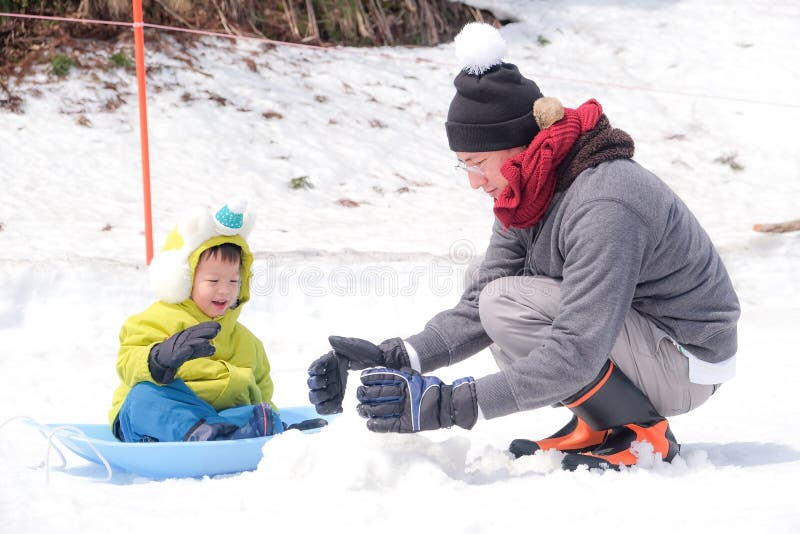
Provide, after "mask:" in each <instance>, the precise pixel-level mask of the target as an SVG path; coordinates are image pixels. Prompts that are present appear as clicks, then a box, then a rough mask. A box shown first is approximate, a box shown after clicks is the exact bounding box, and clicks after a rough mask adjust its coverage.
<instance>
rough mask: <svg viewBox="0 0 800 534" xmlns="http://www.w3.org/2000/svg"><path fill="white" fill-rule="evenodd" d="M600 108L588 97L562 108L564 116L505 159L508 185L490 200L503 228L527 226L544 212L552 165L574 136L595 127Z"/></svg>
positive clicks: (503, 169) (552, 179)
mask: <svg viewBox="0 0 800 534" xmlns="http://www.w3.org/2000/svg"><path fill="white" fill-rule="evenodd" d="M602 114H603V108H602V106H600V103H599V102H598V101H597V100H595V99H591V100H588V101H587V102H585V103H583V104H581V106H580V107H578V109H570V108H564V118H563V119H561V120H559V121H558V122H556V123H555V124H553V125H552V126H550V127H549V128H547V129H544V130H542V131H540V132H539V133H538V134H537V135H536V137H534V138H533V141H531V144H530V146H528V148H527V150H525V151H524V152H520V153H519V154H517V155H516V156H514V157H513V158H510V159H509V160H508V161H506V162H505V163H504V164H503V166H502V167H501V168H500V172H501V173H502V174H503V176H504V177H505V178H506V180H508V186H506V188H505V189H503V191H502V192H501V193H500V195H499V196H498V197H497V199H495V201H494V214H495V216H496V217H497V218H498V219H499V220H500V222H501V223H502V224H503V228H505V229H508V227H510V226H513V227H514V228H529V227H531V226H533V225H535V224H536V223H538V222H539V220H540V219H541V218H542V216H544V214H545V212H546V211H547V208H548V206H549V205H550V201H551V200H552V199H553V193H554V192H555V189H556V181H557V179H556V168H557V167H558V165H559V163H561V162H562V161H563V159H564V158H565V157H566V155H567V153H568V152H569V150H570V148H572V145H573V144H574V143H575V141H577V139H578V137H580V136H581V135H582V134H584V133H586V132H588V131H589V130H591V129H592V128H594V127H595V125H596V124H597V121H598V120H599V119H600V116H601V115H602Z"/></svg>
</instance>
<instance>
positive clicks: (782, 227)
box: [753, 219, 800, 233]
mask: <svg viewBox="0 0 800 534" xmlns="http://www.w3.org/2000/svg"><path fill="white" fill-rule="evenodd" d="M753 230H755V231H756V232H774V233H782V232H797V231H798V230H800V219H795V220H793V221H786V222H782V223H775V224H756V225H754V226H753Z"/></svg>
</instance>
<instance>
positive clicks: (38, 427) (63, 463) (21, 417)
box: [0, 415, 67, 469]
mask: <svg viewBox="0 0 800 534" xmlns="http://www.w3.org/2000/svg"><path fill="white" fill-rule="evenodd" d="M13 421H21V422H23V423H27V424H28V426H31V427H33V428H35V429H36V431H37V432H38V433H39V434H41V435H42V437H43V438H44V439H48V436H47V433H46V432H45V431H44V430H42V425H40V424H39V423H37V422H36V420H35V419H33V418H31V417H28V416H27V415H17V416H16V417H12V418H11V419H6V420H5V421H3V422H2V423H0V428H3V427H4V426H6V425H7V424H8V423H11V422H13ZM55 451H56V452H57V453H58V456H59V457H60V458H61V467H65V466H66V465H67V459H66V458H65V457H64V453H63V452H61V450H60V449H59V448H58V447H55ZM40 467H44V462H41V463H39V465H31V466H29V468H30V469H36V468H40Z"/></svg>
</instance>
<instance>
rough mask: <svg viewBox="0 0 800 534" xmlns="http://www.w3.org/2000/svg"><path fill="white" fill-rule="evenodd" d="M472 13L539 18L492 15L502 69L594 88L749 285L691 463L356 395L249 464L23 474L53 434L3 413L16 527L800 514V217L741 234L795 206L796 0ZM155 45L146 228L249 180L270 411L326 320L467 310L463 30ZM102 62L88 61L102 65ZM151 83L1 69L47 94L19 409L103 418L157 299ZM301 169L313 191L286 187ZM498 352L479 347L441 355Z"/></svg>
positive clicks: (16, 397)
mask: <svg viewBox="0 0 800 534" xmlns="http://www.w3.org/2000/svg"><path fill="white" fill-rule="evenodd" d="M474 3H475V5H486V6H489V7H495V8H497V9H500V10H501V11H504V12H507V13H512V14H515V15H516V17H517V18H518V19H520V22H519V23H516V24H512V25H509V26H507V27H505V28H504V29H503V35H504V36H505V37H506V39H507V40H508V41H509V54H508V56H507V58H506V59H507V60H508V61H511V62H513V63H516V64H517V65H519V66H520V68H521V70H522V71H523V73H525V74H526V75H528V76H529V77H531V78H532V79H534V80H536V82H537V83H538V84H539V86H540V87H541V89H542V91H543V92H544V93H545V94H547V95H553V96H558V97H559V98H561V100H562V101H563V102H564V103H565V104H566V105H569V106H576V105H578V104H580V103H582V102H583V101H585V100H587V99H588V98H591V97H594V98H597V99H598V100H599V101H600V102H601V103H602V104H603V106H604V108H605V110H606V112H607V114H608V116H609V117H610V119H611V121H612V124H614V125H615V126H617V127H620V128H623V129H625V130H627V131H628V132H630V133H631V134H632V136H633V137H634V139H635V140H636V143H637V149H636V150H637V152H636V159H637V160H638V161H639V162H640V163H642V164H643V165H645V166H646V167H647V168H649V169H651V170H652V171H654V172H655V173H656V174H658V175H659V176H660V177H662V178H663V179H664V180H665V181H666V182H667V183H669V184H670V185H671V186H672V187H673V188H674V189H675V190H676V191H677V192H678V193H679V194H680V195H681V197H682V198H683V199H684V200H685V201H686V202H687V204H688V205H689V206H690V207H691V208H692V209H693V210H694V212H695V214H696V215H697V217H698V218H699V219H700V221H701V222H702V223H703V225H704V226H705V228H706V229H707V230H708V232H709V234H710V235H711V237H712V239H713V240H714V242H715V243H716V244H717V246H718V248H719V250H720V252H721V253H722V255H723V258H724V260H725V262H726V265H727V267H728V270H729V271H730V273H731V277H732V279H733V282H734V284H735V286H736V289H737V291H738V293H739V296H740V299H741V301H742V311H743V315H742V321H741V323H740V351H739V370H738V376H737V377H736V379H734V380H733V381H731V382H730V383H728V384H726V385H725V386H724V387H722V388H721V389H720V391H719V392H718V393H717V394H716V395H715V396H714V397H713V398H712V399H711V400H710V401H709V402H708V403H707V404H706V405H704V406H703V407H702V408H700V409H698V410H697V411H695V412H692V413H689V414H687V415H684V416H681V417H677V418H674V419H672V420H671V424H672V426H673V430H674V432H675V434H676V436H677V437H678V439H679V440H680V441H681V442H682V444H683V452H682V457H681V459H679V460H677V461H676V462H675V463H673V464H672V465H662V464H659V465H655V466H649V467H647V466H644V467H641V468H636V469H633V470H630V471H627V472H622V473H605V474H602V475H599V474H595V473H586V472H579V473H563V472H561V471H560V470H559V469H558V463H559V458H558V455H557V454H547V455H543V456H537V457H533V458H526V459H523V460H520V461H511V460H510V459H509V458H508V456H507V455H506V454H505V452H504V451H505V449H506V447H507V445H508V443H509V441H510V440H511V439H513V438H516V437H523V436H526V437H533V438H535V437H541V436H543V435H545V434H548V433H550V432H552V431H554V430H555V429H557V428H558V427H560V425H561V424H563V423H564V422H565V421H566V419H567V414H566V413H565V412H564V411H563V410H551V409H545V410H539V411H536V412H530V413H522V414H516V415H514V416H510V417H507V418H503V419H498V420H491V421H482V422H480V423H479V424H478V425H476V427H475V428H474V429H473V430H472V431H471V432H466V431H461V430H454V431H440V432H435V433H425V434H421V435H416V436H379V435H372V434H370V433H368V432H367V431H366V429H365V428H364V425H363V423H362V421H361V420H360V419H359V418H358V417H357V416H356V415H355V413H354V404H355V402H354V394H353V391H352V388H351V390H350V395H348V400H347V405H346V411H345V414H344V415H343V416H341V417H340V418H339V419H338V420H337V421H336V422H335V423H333V424H332V425H331V426H330V427H329V428H328V429H326V430H325V432H323V433H320V434H318V435H316V436H313V437H309V436H300V435H296V433H290V434H286V435H283V436H280V437H278V438H276V439H274V440H272V441H270V442H269V443H268V444H267V446H266V447H265V451H264V452H265V460H264V461H263V463H262V466H261V467H260V468H259V469H258V470H257V471H255V472H252V473H244V474H241V475H238V476H231V477H218V478H214V479H206V480H202V481H201V480H169V481H163V482H153V481H148V480H146V479H140V478H136V477H132V476H130V475H125V474H122V473H119V474H116V475H115V477H114V483H112V484H107V483H103V484H100V483H94V482H92V481H91V479H92V478H102V476H103V474H104V471H103V469H102V468H99V467H96V466H90V465H89V464H87V463H85V462H83V461H82V460H80V459H78V458H76V457H74V456H71V455H70V456H69V457H68V460H69V462H68V465H67V467H66V468H65V469H59V468H56V467H53V468H51V473H50V475H51V476H50V483H49V484H46V483H45V475H44V472H43V469H31V468H29V466H35V465H37V464H39V463H40V462H42V460H43V456H44V452H45V449H46V443H45V441H44V440H43V439H42V438H41V436H39V435H38V434H36V433H35V432H33V431H31V430H30V429H28V428H26V427H25V426H23V425H21V424H20V423H19V422H17V421H12V422H10V423H8V424H6V425H5V426H2V427H0V480H2V484H0V532H13V533H16V532H20V533H21V532H25V533H28V532H67V533H71V532H76V533H77V532H107V531H109V530H110V529H112V528H113V530H114V531H119V532H133V531H141V530H143V529H147V530H152V531H157V532H160V531H167V530H169V529H178V528H179V529H182V530H183V529H186V530H190V529H191V530H193V531H198V532H220V531H222V530H225V531H243V530H250V529H265V530H266V529H270V528H279V529H282V530H283V529H287V528H288V529H296V530H299V531H302V532H307V531H309V532H310V531H318V530H322V529H325V530H326V531H327V530H329V529H333V528H336V529H337V531H338V529H341V531H342V532H346V531H356V532H361V531H367V530H370V531H375V530H376V529H380V531H381V532H400V531H404V532H408V531H409V530H419V529H424V531H426V532H427V531H434V530H445V529H447V530H448V531H454V532H489V531H491V532H500V531H508V530H512V529H514V530H517V529H533V530H534V531H536V530H546V529H552V528H558V529H561V530H563V529H567V530H569V531H588V530H589V529H591V530H592V531H598V532H611V531H615V532H618V531H622V532H627V531H632V530H634V529H636V530H640V529H646V530H647V531H649V532H674V531H676V530H682V531H689V532H695V531H697V532H701V531H702V532H732V531H733V532H740V531H741V532H744V531H752V530H755V531H770V532H796V531H797V530H798V529H800V512H798V511H797V509H796V506H795V504H794V503H795V498H794V497H793V495H794V489H795V485H796V480H797V479H798V476H800V431H798V430H796V429H795V428H794V426H793V423H794V422H795V421H797V419H798V415H800V410H799V409H798V407H797V403H796V401H795V399H794V393H795V391H796V389H797V387H798V385H799V384H798V382H799V381H798V377H800V363H798V358H797V356H798V349H797V343H796V340H795V335H794V330H795V329H796V327H797V324H798V320H799V319H800V275H798V274H797V273H798V270H799V268H800V236H798V235H797V234H796V233H795V234H786V235H763V234H756V233H754V232H752V231H751V227H752V225H753V224H754V223H757V222H777V221H781V220H787V219H794V218H797V217H798V216H800V214H799V213H798V206H800V151H798V150H797V148H796V140H795V138H796V126H795V125H796V124H797V123H798V120H800V107H798V104H797V103H796V100H795V98H794V97H795V95H796V94H797V92H798V90H800V68H799V67H798V66H797V65H798V64H800V61H798V59H800V57H798V56H800V54H798V52H797V50H798V49H800V48H799V47H798V44H800V43H798V37H797V31H796V30H797V28H798V24H800V7H799V6H797V4H796V3H794V2H790V1H782V2H716V3H714V2H701V1H699V0H687V1H681V2H678V1H667V2H655V1H648V2H621V1H620V2H610V1H609V2H582V1H548V2H537V1H525V0H496V1H490V0H480V1H479V0H475V1H474ZM540 36H541V39H539V37H540ZM147 40H148V42H149V43H154V42H155V40H156V37H155V36H154V35H153V34H152V33H148V34H147ZM544 40H547V41H549V44H546V45H542V44H539V41H541V42H542V43H544ZM161 45H162V46H161V47H160V50H159V51H151V52H150V53H149V54H148V57H147V61H148V64H149V65H150V67H151V71H152V76H151V77H150V78H149V79H148V91H149V100H148V106H149V121H150V140H151V150H150V152H151V162H152V175H153V213H154V225H155V230H156V243H157V245H158V244H160V241H161V240H162V239H163V237H164V236H165V235H166V232H167V231H168V230H169V229H170V227H171V225H172V224H174V222H175V220H176V218H177V216H178V214H179V213H180V212H181V210H182V209H183V208H184V207H185V206H187V205H192V204H197V203H206V202H209V201H212V200H213V201H219V200H224V199H225V198H226V196H227V194H228V192H230V191H233V192H244V193H245V194H247V195H248V196H249V198H250V199H251V200H252V202H253V203H254V205H255V206H257V208H258V209H259V221H258V224H257V227H256V229H255V231H254V232H253V235H252V239H251V244H252V248H253V249H254V251H255V252H256V255H257V262H256V265H255V274H256V276H255V281H254V284H255V286H254V288H253V294H254V298H253V301H252V302H251V303H250V304H248V306H247V307H246V308H245V309H244V312H243V314H242V321H243V322H244V323H245V324H246V325H248V326H249V327H250V328H251V329H252V330H253V331H254V332H255V333H256V334H257V335H259V336H260V337H261V338H262V339H263V340H264V342H265V345H266V347H267V352H268V354H269V356H270V360H271V363H272V367H273V378H274V379H275V383H276V400H277V402H278V403H279V404H283V405H292V404H304V403H306V389H305V368H306V367H307V365H308V363H310V361H311V360H312V359H314V358H315V357H317V356H318V355H320V354H322V353H323V352H324V351H325V350H326V338H327V336H328V335H329V334H340V335H358V336H361V337H365V338H368V339H372V340H374V341H380V340H381V339H383V338H385V337H390V336H406V335H409V334H412V333H415V332H416V331H418V330H419V329H420V328H421V327H422V325H423V324H424V322H425V321H426V320H427V319H428V318H429V317H430V316H432V315H433V314H434V313H436V312H437V311H439V310H441V309H444V308H445V307H448V306H450V305H452V304H454V303H455V302H456V300H457V298H458V295H459V289H460V288H461V286H462V282H461V276H462V274H463V270H464V268H465V262H466V261H468V259H469V257H471V256H472V255H474V254H475V253H477V252H480V251H481V250H482V249H483V248H485V246H486V243H487V240H488V236H489V229H490V224H491V220H492V214H491V201H490V199H489V198H488V197H485V195H482V194H481V193H479V192H475V191H472V190H470V189H469V187H468V184H467V181H466V177H465V176H463V175H459V174H457V173H456V172H455V171H454V170H452V165H453V163H454V159H455V158H454V157H453V155H452V154H451V153H450V152H449V151H448V149H447V143H446V139H445V136H444V128H443V121H444V117H445V114H446V110H447V104H448V102H449V99H450V97H451V96H452V85H451V83H452V78H453V77H454V75H455V73H456V72H455V71H456V67H455V62H454V53H453V48H452V46H451V45H445V46H440V47H437V48H434V49H401V48H382V49H372V50H353V49H337V50H330V51H325V52H321V51H317V50H301V49H297V48H287V47H277V48H269V47H263V46H262V45H260V44H256V43H252V42H241V43H239V44H231V43H229V42H228V41H224V40H214V39H207V40H204V41H203V42H202V44H201V45H200V46H198V47H195V48H185V47H183V46H181V45H180V44H178V43H175V42H173V41H171V40H170V39H169V38H166V37H164V38H162V39H161ZM125 47H126V48H127V49H128V50H130V48H129V45H127V44H126V45H125ZM153 49H155V47H153ZM108 53H109V52H108V51H105V50H99V51H98V52H97V56H96V57H95V58H86V57H83V58H81V62H82V63H83V64H91V63H92V61H93V59H94V60H96V61H97V62H98V63H100V64H105V62H106V57H107V56H108ZM253 67H254V68H253ZM135 87H136V84H135V77H134V75H133V73H132V72H127V71H120V70H113V69H112V70H106V69H99V68H94V69H81V70H79V71H76V70H73V72H72V73H71V74H70V76H69V77H68V78H67V79H66V80H56V79H55V78H53V77H52V76H51V75H48V74H47V73H46V71H44V70H43V71H42V72H41V74H39V75H38V76H36V77H35V78H32V79H28V80H26V81H24V82H21V84H18V85H12V88H13V89H14V90H16V91H22V92H24V93H25V94H26V95H28V96H27V97H26V107H25V113H24V114H21V115H15V114H10V113H8V112H4V111H3V112H0V192H1V193H0V195H1V196H0V225H2V226H0V276H1V278H0V280H2V281H3V286H4V288H5V289H4V293H3V294H4V296H5V298H4V299H2V301H0V347H2V348H3V352H2V354H1V355H0V362H2V364H3V366H2V367H3V369H5V377H6V380H4V381H3V386H2V387H0V424H2V423H3V422H4V421H7V420H8V419H10V418H12V417H14V416H19V415H25V416H30V417H33V418H35V419H36V420H39V421H42V422H75V421H82V422H103V421H105V416H106V411H107V409H108V406H109V402H110V396H111V393H112V391H113V389H114V388H115V386H116V381H117V378H116V375H115V372H114V362H115V359H116V349H117V337H116V336H117V333H118V330H119V326H120V325H121V323H122V321H123V320H124V319H125V318H126V317H127V316H128V315H130V314H132V313H134V312H137V311H139V310H140V309H142V308H143V307H145V306H146V305H147V304H149V302H150V301H151V299H152V297H151V295H150V294H149V292H148V291H147V285H146V280H145V273H144V269H143V263H144V238H143V234H142V231H143V223H142V217H141V214H142V207H141V171H140V166H139V165H140V159H139V157H140V153H139V145H138V140H139V132H138V110H137V108H136V97H135ZM35 95H38V96H35ZM120 99H121V100H120ZM223 101H224V105H223ZM109 102H111V103H112V104H109ZM118 104H119V107H116V109H114V110H112V111H107V110H106V109H105V108H109V107H110V108H114V107H115V106H117V105H118ZM265 115H266V116H265ZM278 115H279V116H278ZM79 121H80V122H83V123H84V124H88V125H89V126H85V125H81V124H80V123H79ZM719 160H727V161H729V163H727V164H726V163H722V162H720V161H719ZM730 162H733V163H738V164H739V165H740V166H741V167H743V168H742V169H741V170H735V169H734V168H733V167H734V166H736V165H733V166H732V165H731V163H730ZM301 176H307V177H308V181H310V182H311V183H312V184H313V186H314V187H313V189H307V190H304V189H300V190H293V189H290V188H289V187H288V183H289V181H290V180H291V179H293V178H297V177H301ZM340 200H349V201H353V202H355V203H358V206H357V207H345V206H343V205H342V204H341V203H339V201H340ZM345 203H347V202H345ZM493 365H494V364H493V362H492V360H491V357H490V356H489V355H488V353H486V352H484V353H481V354H479V355H478V356H476V357H475V358H472V359H470V360H469V361H467V362H463V363H461V364H459V365H457V366H455V367H453V368H449V369H445V370H442V371H441V372H440V373H438V374H439V376H441V377H442V378H446V379H454V378H458V377H460V376H463V375H465V374H473V375H475V376H481V375H483V374H487V373H490V372H492V371H493V370H494V366H493ZM352 381H355V376H353V377H352ZM351 386H352V383H351ZM56 463H57V462H55V457H54V459H53V464H56Z"/></svg>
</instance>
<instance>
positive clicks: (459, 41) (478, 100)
mask: <svg viewBox="0 0 800 534" xmlns="http://www.w3.org/2000/svg"><path fill="white" fill-rule="evenodd" d="M504 52H505V41H503V38H502V37H501V36H500V32H498V31H497V30H496V29H495V28H494V27H492V26H491V25H489V24H483V23H476V22H474V23H471V24H467V25H466V26H465V27H464V29H463V30H462V31H461V33H459V35H458V36H457V37H456V54H457V55H458V56H459V60H460V61H461V64H462V67H463V69H462V70H461V72H460V73H459V74H458V76H456V79H455V81H454V82H453V83H454V85H455V86H456V95H455V96H454V97H453V100H452V101H451V102H450V109H449V111H448V112H447V122H446V123H445V129H446V130H447V140H448V142H449V143H450V149H451V150H452V151H453V152H489V151H493V150H504V149H506V148H513V147H517V146H523V145H527V144H529V143H530V142H531V140H532V139H533V138H534V137H535V136H536V134H537V133H539V127H538V126H537V124H536V120H535V119H534V117H533V103H534V102H535V101H536V100H537V99H539V98H541V97H542V93H541V91H539V88H538V87H537V86H536V84H535V83H534V82H533V81H532V80H529V79H527V78H525V77H524V76H522V74H520V72H519V69H517V67H516V66H515V65H512V64H511V63H505V62H503V61H502V55H503V53H504Z"/></svg>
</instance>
